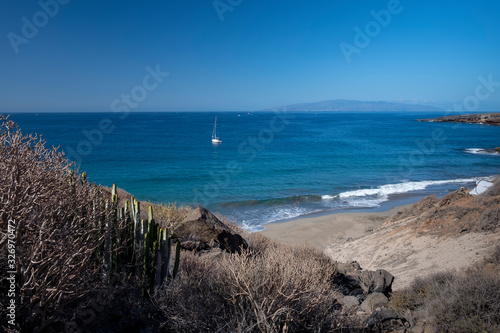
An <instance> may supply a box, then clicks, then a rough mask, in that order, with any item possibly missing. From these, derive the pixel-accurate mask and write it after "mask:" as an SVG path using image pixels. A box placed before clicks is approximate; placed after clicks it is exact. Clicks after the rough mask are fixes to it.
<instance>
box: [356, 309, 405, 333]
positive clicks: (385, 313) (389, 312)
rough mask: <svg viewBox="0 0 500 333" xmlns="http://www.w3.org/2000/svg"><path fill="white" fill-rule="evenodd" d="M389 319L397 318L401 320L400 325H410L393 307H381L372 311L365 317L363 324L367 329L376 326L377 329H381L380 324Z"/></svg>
mask: <svg viewBox="0 0 500 333" xmlns="http://www.w3.org/2000/svg"><path fill="white" fill-rule="evenodd" d="M389 320H397V321H400V322H401V326H404V327H410V324H409V323H408V320H406V318H404V317H402V316H400V315H398V314H397V313H396V311H394V310H393V309H382V310H380V311H374V312H373V313H372V315H371V316H370V317H368V319H366V321H365V322H364V325H365V327H366V328H368V329H374V328H378V331H382V330H381V329H382V325H383V324H384V323H385V322H387V321H389ZM391 331H392V330H391ZM387 332H389V330H387Z"/></svg>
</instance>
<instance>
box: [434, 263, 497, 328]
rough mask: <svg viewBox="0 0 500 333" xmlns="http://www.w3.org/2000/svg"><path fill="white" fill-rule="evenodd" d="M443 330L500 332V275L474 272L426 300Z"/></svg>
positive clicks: (450, 283)
mask: <svg viewBox="0 0 500 333" xmlns="http://www.w3.org/2000/svg"><path fill="white" fill-rule="evenodd" d="M426 308H427V312H428V314H429V317H430V318H431V322H432V324H433V326H434V327H435V328H436V330H437V331H439V332H457V333H460V332H463V333H466V332H467V333H473V332H500V277H499V276H498V275H491V274H484V273H483V272H478V271H470V272H469V273H468V274H467V275H466V276H465V277H461V278H457V279H456V280H455V281H450V282H449V283H446V284H445V285H444V286H442V288H441V289H440V291H439V292H438V293H437V295H436V297H433V298H431V299H429V300H428V301H427V302H426Z"/></svg>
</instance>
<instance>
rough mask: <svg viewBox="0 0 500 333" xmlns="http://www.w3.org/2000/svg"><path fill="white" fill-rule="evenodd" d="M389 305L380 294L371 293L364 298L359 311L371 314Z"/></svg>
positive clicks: (387, 300) (385, 298)
mask: <svg viewBox="0 0 500 333" xmlns="http://www.w3.org/2000/svg"><path fill="white" fill-rule="evenodd" d="M387 303H389V299H388V298H387V297H386V296H385V295H384V294H382V293H373V294H370V295H368V296H367V297H366V299H365V300H364V301H363V303H361V306H360V307H361V310H363V311H364V312H366V313H372V312H373V311H375V309H377V308H382V307H384V306H386V305H387Z"/></svg>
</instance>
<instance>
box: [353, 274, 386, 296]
mask: <svg viewBox="0 0 500 333" xmlns="http://www.w3.org/2000/svg"><path fill="white" fill-rule="evenodd" d="M358 279H359V282H360V285H361V288H362V289H363V292H364V293H365V294H370V293H373V292H376V293H383V294H385V295H389V293H390V292H391V291H392V282H393V281H394V276H393V275H392V274H391V273H389V272H388V271H386V270H385V269H379V270H376V271H361V272H360V273H359V275H358Z"/></svg>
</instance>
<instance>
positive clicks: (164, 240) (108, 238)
mask: <svg viewBox="0 0 500 333" xmlns="http://www.w3.org/2000/svg"><path fill="white" fill-rule="evenodd" d="M106 204H107V205H109V204H110V205H111V208H112V215H111V217H110V218H107V219H105V223H103V232H104V236H105V237H104V243H103V251H102V252H103V270H104V272H103V273H104V274H103V276H104V277H105V278H106V279H107V280H108V282H110V279H111V276H113V275H114V273H125V274H127V275H130V274H131V273H133V274H134V275H135V277H136V278H138V279H143V281H144V288H143V294H144V295H146V294H147V292H148V291H149V292H152V291H153V290H154V288H155V287H158V286H161V285H162V284H163V283H164V282H166V281H167V282H168V281H169V280H170V279H174V278H175V277H176V275H177V272H178V271H179V258H180V243H179V241H177V243H176V246H175V256H174V267H173V269H172V270H171V269H170V262H171V257H172V238H171V237H170V235H169V232H168V229H167V228H160V225H159V224H158V223H156V222H155V220H154V216H153V207H151V206H149V209H148V220H144V219H141V210H140V209H141V208H140V202H139V201H138V200H136V199H135V197H134V196H132V197H131V200H130V201H127V202H126V203H125V207H121V208H120V207H119V200H118V193H117V188H116V185H115V184H113V188H112V190H111V201H110V203H106Z"/></svg>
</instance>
